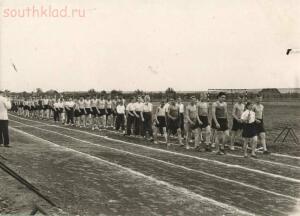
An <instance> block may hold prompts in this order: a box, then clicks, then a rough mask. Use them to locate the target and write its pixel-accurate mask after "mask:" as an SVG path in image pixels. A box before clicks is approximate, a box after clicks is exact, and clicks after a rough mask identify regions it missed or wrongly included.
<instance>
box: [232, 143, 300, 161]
mask: <svg viewBox="0 0 300 216" xmlns="http://www.w3.org/2000/svg"><path fill="white" fill-rule="evenodd" d="M236 148H238V149H243V148H242V147H239V146H236ZM248 149H250V150H251V148H248ZM257 152H258V153H260V154H262V153H263V152H262V151H257ZM271 155H273V156H277V157H284V158H290V159H296V160H300V157H297V156H292V155H286V154H278V153H273V152H272V153H271Z"/></svg>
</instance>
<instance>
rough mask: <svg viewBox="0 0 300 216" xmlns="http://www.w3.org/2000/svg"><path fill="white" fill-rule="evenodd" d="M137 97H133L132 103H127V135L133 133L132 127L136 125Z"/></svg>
mask: <svg viewBox="0 0 300 216" xmlns="http://www.w3.org/2000/svg"><path fill="white" fill-rule="evenodd" d="M135 102H136V101H135V97H132V98H131V99H130V103H129V104H127V106H126V114H127V124H126V131H127V132H126V135H127V136H130V135H131V132H132V127H133V125H134V120H135V114H134V111H135V106H134V104H135Z"/></svg>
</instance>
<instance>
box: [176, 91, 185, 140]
mask: <svg viewBox="0 0 300 216" xmlns="http://www.w3.org/2000/svg"><path fill="white" fill-rule="evenodd" d="M176 106H178V108H179V118H180V129H181V136H182V137H183V138H184V135H185V134H184V132H185V130H184V104H183V103H182V100H181V97H178V98H177V103H176Z"/></svg>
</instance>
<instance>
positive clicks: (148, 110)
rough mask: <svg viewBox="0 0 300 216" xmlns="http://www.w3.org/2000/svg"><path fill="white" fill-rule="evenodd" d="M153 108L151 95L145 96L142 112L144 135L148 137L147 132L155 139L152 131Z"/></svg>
mask: <svg viewBox="0 0 300 216" xmlns="http://www.w3.org/2000/svg"><path fill="white" fill-rule="evenodd" d="M152 110H153V105H152V103H150V96H149V95H146V96H145V102H144V104H143V110H142V112H141V120H142V122H143V134H142V136H143V137H146V133H147V132H148V135H149V136H150V140H152V141H153V131H152Z"/></svg>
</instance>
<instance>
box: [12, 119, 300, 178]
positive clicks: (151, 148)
mask: <svg viewBox="0 0 300 216" xmlns="http://www.w3.org/2000/svg"><path fill="white" fill-rule="evenodd" d="M19 118H20V119H23V118H21V117H19ZM24 120H27V119H24ZM11 121H14V120H11ZM28 121H31V122H36V121H33V120H28ZM15 122H17V123H20V122H18V121H15ZM44 124H45V125H48V124H46V123H44ZM53 127H57V128H62V129H65V130H69V131H75V132H80V133H84V134H88V135H91V136H95V137H100V138H103V139H106V140H110V141H114V142H119V143H124V144H127V145H132V146H137V147H139V148H145V149H150V150H154V151H159V152H164V153H169V154H173V155H178V156H182V157H188V158H193V159H196V160H202V161H206V162H211V163H215V164H219V165H222V166H226V167H232V168H236V169H243V170H247V171H251V172H256V173H260V174H263V175H269V176H272V177H275V178H282V179H285V180H288V179H290V180H291V181H294V182H297V183H299V182H300V180H298V179H294V178H289V177H285V176H281V175H277V174H273V173H269V172H264V171H261V170H257V169H252V168H248V167H244V166H241V165H234V164H229V163H224V162H220V161H217V160H212V159H207V158H202V157H199V156H192V155H187V154H182V153H178V152H173V151H168V150H164V149H159V148H154V147H150V146H144V145H139V144H135V143H131V142H127V141H123V140H119V139H114V138H109V137H107V136H102V135H97V134H94V133H90V132H87V131H82V130H77V129H72V128H67V127H61V126H53Z"/></svg>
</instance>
